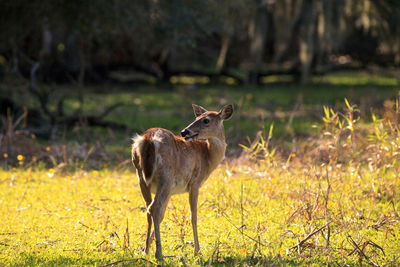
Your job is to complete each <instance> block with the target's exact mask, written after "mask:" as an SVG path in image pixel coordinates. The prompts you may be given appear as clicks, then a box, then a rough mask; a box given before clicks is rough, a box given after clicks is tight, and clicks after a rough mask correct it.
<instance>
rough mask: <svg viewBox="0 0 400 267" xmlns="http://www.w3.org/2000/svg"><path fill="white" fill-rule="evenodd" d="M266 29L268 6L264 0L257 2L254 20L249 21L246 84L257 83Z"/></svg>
mask: <svg viewBox="0 0 400 267" xmlns="http://www.w3.org/2000/svg"><path fill="white" fill-rule="evenodd" d="M267 30H268V6H267V3H266V1H262V2H261V3H259V5H258V7H257V11H256V14H255V16H254V20H253V21H252V22H251V23H250V27H249V37H250V68H249V72H248V75H247V83H248V84H258V83H259V79H258V78H259V75H258V73H259V72H260V67H261V62H262V58H263V56H264V51H265V40H266V39H267V38H266V37H267Z"/></svg>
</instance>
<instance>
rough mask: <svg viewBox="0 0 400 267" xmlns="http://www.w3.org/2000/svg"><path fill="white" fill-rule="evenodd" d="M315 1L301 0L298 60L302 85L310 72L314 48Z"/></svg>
mask: <svg viewBox="0 0 400 267" xmlns="http://www.w3.org/2000/svg"><path fill="white" fill-rule="evenodd" d="M315 7H316V0H303V6H302V14H301V21H300V29H299V60H300V64H301V67H300V68H301V69H300V72H301V77H300V81H301V82H302V83H304V82H306V80H307V79H308V76H309V74H310V71H311V65H312V61H313V58H314V53H315V49H314V48H315V47H314V43H315V41H314V38H315V29H316V27H315V25H316V19H317V12H316V8H315Z"/></svg>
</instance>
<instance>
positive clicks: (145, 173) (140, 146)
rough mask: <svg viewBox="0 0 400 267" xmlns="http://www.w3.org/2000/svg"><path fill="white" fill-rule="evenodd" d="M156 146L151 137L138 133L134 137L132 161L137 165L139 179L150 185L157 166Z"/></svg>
mask: <svg viewBox="0 0 400 267" xmlns="http://www.w3.org/2000/svg"><path fill="white" fill-rule="evenodd" d="M155 153H156V151H155V147H154V143H153V141H152V140H151V139H150V138H146V137H143V136H140V135H137V136H136V137H135V138H133V144H132V163H133V165H135V167H136V170H137V173H138V176H139V179H141V180H143V181H144V182H145V183H146V184H147V185H150V183H151V181H152V179H153V173H154V168H155V164H156V162H155V159H156V155H155Z"/></svg>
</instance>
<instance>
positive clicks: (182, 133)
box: [181, 129, 189, 137]
mask: <svg viewBox="0 0 400 267" xmlns="http://www.w3.org/2000/svg"><path fill="white" fill-rule="evenodd" d="M188 134H189V131H188V130H187V129H184V130H182V132H181V135H182V137H185V136H186V135H188Z"/></svg>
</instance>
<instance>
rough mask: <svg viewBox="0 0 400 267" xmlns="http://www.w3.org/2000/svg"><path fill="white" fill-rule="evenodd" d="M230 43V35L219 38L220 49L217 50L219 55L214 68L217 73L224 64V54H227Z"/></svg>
mask: <svg viewBox="0 0 400 267" xmlns="http://www.w3.org/2000/svg"><path fill="white" fill-rule="evenodd" d="M230 43H231V37H230V36H223V37H222V39H221V49H220V50H219V56H218V60H217V64H216V66H215V69H216V71H217V73H221V71H222V68H223V67H224V65H225V60H226V55H227V54H228V49H229V45H230Z"/></svg>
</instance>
